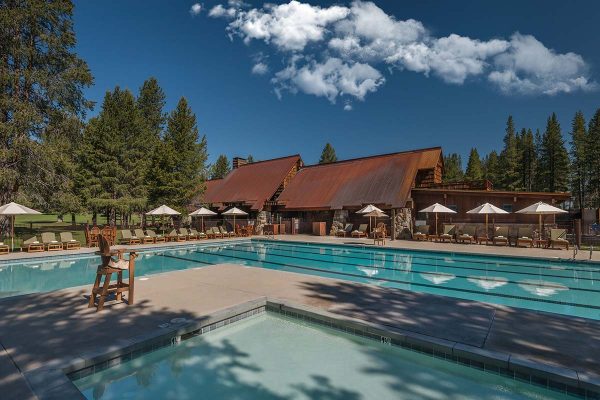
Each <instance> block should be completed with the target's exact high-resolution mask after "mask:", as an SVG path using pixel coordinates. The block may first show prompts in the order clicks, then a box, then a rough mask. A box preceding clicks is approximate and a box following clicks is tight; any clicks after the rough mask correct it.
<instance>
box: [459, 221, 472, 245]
mask: <svg viewBox="0 0 600 400" xmlns="http://www.w3.org/2000/svg"><path fill="white" fill-rule="evenodd" d="M476 235H477V227H476V226H475V225H465V226H464V227H463V228H462V229H461V230H460V233H459V234H458V236H456V242H457V243H469V244H472V243H477V240H476Z"/></svg>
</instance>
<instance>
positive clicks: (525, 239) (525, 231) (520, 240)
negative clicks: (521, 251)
mask: <svg viewBox="0 0 600 400" xmlns="http://www.w3.org/2000/svg"><path fill="white" fill-rule="evenodd" d="M515 246H517V247H521V246H523V247H533V229H531V228H523V227H521V228H519V229H517V241H516V243H515Z"/></svg>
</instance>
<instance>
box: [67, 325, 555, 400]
mask: <svg viewBox="0 0 600 400" xmlns="http://www.w3.org/2000/svg"><path fill="white" fill-rule="evenodd" d="M74 383H75V385H76V386H77V387H78V388H79V389H80V390H81V391H82V393H83V394H84V395H85V396H86V397H87V398H88V399H97V400H100V399H101V400H111V399H147V400H152V399H178V400H186V399H237V400H250V399H268V400H284V399H286V400H287V399H290V400H291V399H294V400H309V399H321V400H325V399H327V400H367V399H373V400H387V399H390V400H415V399H431V400H434V399H435V400H441V399H450V400H466V399H479V400H509V399H536V400H542V399H558V398H565V395H564V394H559V393H556V392H553V391H550V390H548V389H545V388H541V387H537V386H533V385H530V384H527V383H523V382H520V381H516V380H513V379H509V378H506V377H503V376H500V375H497V374H493V373H489V372H484V371H481V370H477V369H474V368H469V367H465V366H462V365H459V364H455V363H452V362H449V361H445V360H441V359H438V358H434V357H431V356H427V355H424V354H420V353H417V352H413V351H409V350H405V349H401V348H396V347H391V346H389V345H384V344H380V343H378V342H375V341H372V340H368V339H364V338H360V337H355V336H350V335H347V334H344V333H341V332H338V331H333V330H329V329H327V328H323V327H317V326H314V325H309V324H306V323H304V322H298V321H295V320H288V319H286V318H283V317H280V316H273V315H269V314H262V315H259V316H256V317H251V318H249V319H248V320H245V321H242V322H238V323H235V324H233V325H230V326H228V327H226V328H223V329H218V330H216V331H213V332H210V333H207V334H204V335H202V336H197V337H195V338H192V339H189V340H186V341H183V342H182V343H180V344H179V345H178V346H174V347H166V348H162V349H160V350H157V351H155V352H152V353H148V354H146V355H143V356H141V357H139V358H136V359H133V360H132V361H129V362H125V363H123V364H120V365H118V366H116V367H113V368H109V369H106V370H104V371H101V372H99V373H96V374H93V375H90V376H87V377H85V378H82V379H79V380H76V381H74Z"/></svg>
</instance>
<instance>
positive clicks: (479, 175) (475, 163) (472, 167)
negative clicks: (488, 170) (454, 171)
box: [465, 148, 483, 181]
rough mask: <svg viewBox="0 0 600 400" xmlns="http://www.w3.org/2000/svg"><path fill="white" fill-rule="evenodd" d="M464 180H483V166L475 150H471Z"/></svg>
mask: <svg viewBox="0 0 600 400" xmlns="http://www.w3.org/2000/svg"><path fill="white" fill-rule="evenodd" d="M465 179H466V180H468V181H480V180H482V179H483V165H482V163H481V159H480V158H479V153H478V152H477V149H476V148H472V149H471V153H470V154H469V161H468V162H467V170H466V172H465Z"/></svg>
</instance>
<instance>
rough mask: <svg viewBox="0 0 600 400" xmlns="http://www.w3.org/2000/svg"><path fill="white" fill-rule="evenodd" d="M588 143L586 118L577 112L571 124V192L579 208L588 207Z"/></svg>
mask: <svg viewBox="0 0 600 400" xmlns="http://www.w3.org/2000/svg"><path fill="white" fill-rule="evenodd" d="M587 142H588V134H587V130H586V127H585V118H584V116H583V113H582V112H581V111H577V112H576V113H575V117H573V122H572V124H571V190H572V193H573V197H574V198H575V199H576V201H577V206H578V207H579V208H584V207H585V206H586V199H587V197H586V196H587V186H588V177H589V174H588V170H587V165H586V147H587V144H588V143H587Z"/></svg>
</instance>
